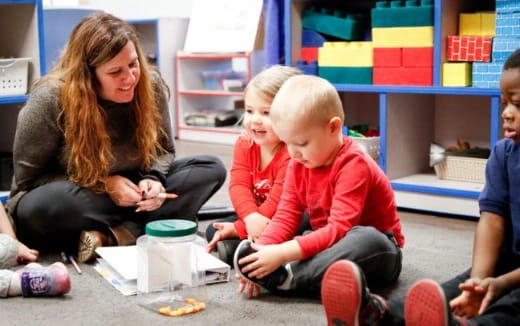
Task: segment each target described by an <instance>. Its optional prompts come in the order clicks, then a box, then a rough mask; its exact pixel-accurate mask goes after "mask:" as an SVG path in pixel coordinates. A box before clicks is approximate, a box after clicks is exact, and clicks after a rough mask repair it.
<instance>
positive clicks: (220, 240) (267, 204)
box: [206, 65, 301, 264]
mask: <svg viewBox="0 0 520 326" xmlns="http://www.w3.org/2000/svg"><path fill="white" fill-rule="evenodd" d="M299 74H301V71H299V70H298V69H295V68H291V67H287V66H280V65H276V66H272V67H270V68H268V69H266V70H264V71H262V72H261V73H259V74H258V75H256V76H255V77H254V78H253V79H251V81H250V82H249V84H248V85H247V87H246V89H245V91H244V102H245V113H244V117H243V121H242V123H243V126H244V128H245V132H244V134H243V135H241V136H240V137H239V138H238V140H237V141H236V143H235V146H234V149H233V163H232V167H231V179H230V184H229V195H230V197H231V202H232V204H233V207H234V209H235V212H236V214H235V215H232V216H229V217H227V218H223V219H220V220H217V221H216V222H214V223H213V224H212V225H210V226H208V228H207V230H206V238H207V239H208V241H209V244H208V251H209V252H211V251H213V250H215V248H216V249H217V252H218V255H219V258H220V259H222V260H223V261H225V262H227V263H228V264H231V263H232V260H233V253H234V251H235V249H236V246H237V245H238V243H239V241H240V240H241V239H246V238H250V239H256V238H257V237H258V236H259V235H260V234H261V233H262V231H263V230H264V228H265V227H266V225H267V224H268V223H269V221H270V219H271V217H272V216H273V215H274V212H275V211H276V207H277V206H278V202H279V201H280V196H281V194H282V187H283V182H284V179H285V171H286V168H287V164H288V163H289V159H290V157H289V154H288V152H287V148H286V146H285V144H284V143H283V142H282V141H280V138H278V136H277V135H276V133H275V132H274V131H273V128H272V126H271V118H270V117H269V111H270V108H271V103H272V101H273V98H274V96H275V95H276V93H277V92H278V90H279V89H280V87H281V86H282V84H283V83H284V82H285V81H286V80H287V79H288V78H289V77H291V76H294V75H299Z"/></svg>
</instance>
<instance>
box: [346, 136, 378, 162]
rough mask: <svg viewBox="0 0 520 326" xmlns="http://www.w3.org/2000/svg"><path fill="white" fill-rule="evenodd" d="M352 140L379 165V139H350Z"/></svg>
mask: <svg viewBox="0 0 520 326" xmlns="http://www.w3.org/2000/svg"><path fill="white" fill-rule="evenodd" d="M350 138H352V139H353V140H354V141H355V142H356V143H357V144H358V145H359V146H360V147H361V149H362V150H363V151H364V152H365V153H367V154H368V155H370V156H371V157H372V158H373V159H374V160H375V161H376V162H378V163H379V154H380V148H379V146H380V145H379V139H380V138H379V137H365V138H362V137H350Z"/></svg>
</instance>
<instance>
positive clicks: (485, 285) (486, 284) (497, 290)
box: [475, 277, 507, 315]
mask: <svg viewBox="0 0 520 326" xmlns="http://www.w3.org/2000/svg"><path fill="white" fill-rule="evenodd" d="M506 288H507V286H506V284H504V282H502V279H501V278H500V277H486V278H485V279H483V280H482V281H481V282H480V283H479V284H478V285H477V286H475V292H477V293H481V294H483V295H484V299H482V303H481V304H480V309H479V311H478V314H479V315H480V314H482V313H483V312H484V310H486V308H487V307H488V306H489V304H490V303H491V302H492V301H493V300H494V299H496V298H498V297H500V296H501V295H502V293H503V292H504V291H505V290H506Z"/></svg>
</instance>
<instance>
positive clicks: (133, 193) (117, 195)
mask: <svg viewBox="0 0 520 326" xmlns="http://www.w3.org/2000/svg"><path fill="white" fill-rule="evenodd" d="M106 185H107V190H108V195H109V196H110V198H111V199H112V201H113V202H114V203H115V204H116V205H117V206H122V207H128V206H135V205H136V203H138V202H139V201H141V197H142V195H141V191H140V190H139V187H138V186H137V185H136V184H134V183H133V182H132V181H130V179H128V178H125V177H122V176H120V175H113V176H110V177H108V178H107V183H106Z"/></svg>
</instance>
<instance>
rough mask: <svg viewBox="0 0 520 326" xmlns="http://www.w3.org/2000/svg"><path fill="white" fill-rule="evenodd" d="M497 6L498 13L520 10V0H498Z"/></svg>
mask: <svg viewBox="0 0 520 326" xmlns="http://www.w3.org/2000/svg"><path fill="white" fill-rule="evenodd" d="M495 8H496V12H497V14H501V13H511V12H520V0H496V1H495Z"/></svg>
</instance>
